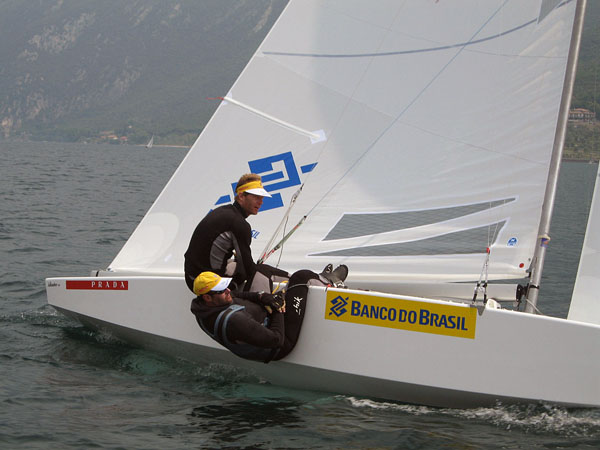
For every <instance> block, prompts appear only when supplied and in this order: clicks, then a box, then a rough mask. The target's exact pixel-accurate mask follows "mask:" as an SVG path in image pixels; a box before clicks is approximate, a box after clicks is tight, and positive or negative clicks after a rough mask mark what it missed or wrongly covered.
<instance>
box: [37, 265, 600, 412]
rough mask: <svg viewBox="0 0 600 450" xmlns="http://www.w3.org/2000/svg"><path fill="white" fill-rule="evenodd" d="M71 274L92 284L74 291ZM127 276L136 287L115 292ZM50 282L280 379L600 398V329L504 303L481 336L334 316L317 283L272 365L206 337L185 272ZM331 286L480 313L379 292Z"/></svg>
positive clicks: (419, 396) (373, 393)
mask: <svg viewBox="0 0 600 450" xmlns="http://www.w3.org/2000/svg"><path fill="white" fill-rule="evenodd" d="M67 280H69V281H77V282H80V285H79V286H80V287H79V288H76V289H67V288H66V282H67ZM108 281H110V283H109V284H108V285H107V283H108ZM121 282H126V289H120V290H119V289H117V290H115V289H113V288H115V287H117V288H118V287H123V286H124V284H120V283H121ZM92 283H94V284H93V285H92ZM99 283H103V284H102V285H99ZM46 285H47V293H48V302H49V304H50V305H52V306H53V307H55V308H56V309H58V310H59V311H61V312H63V313H65V314H67V315H69V316H72V317H74V318H76V319H77V320H79V321H80V322H82V323H83V324H85V325H88V326H91V327H93V328H97V329H103V330H106V331H108V332H110V333H111V334H113V335H114V336H116V337H118V338H120V339H123V340H125V341H127V342H131V343H133V344H135V345H139V346H141V347H144V348H149V349H154V350H157V351H161V352H165V353H168V354H170V355H173V356H181V357H184V358H186V359H189V360H194V361H199V362H202V363H210V362H217V363H225V364H231V365H234V366H236V367H242V368H245V369H248V370H249V371H250V372H252V373H254V374H255V375H257V376H259V377H261V378H264V379H266V380H268V381H270V382H271V383H273V384H278V385H283V386H290V387H296V388H301V389H309V390H320V391H328V392H337V393H344V394H352V395H361V396H368V397H377V398H384V399H391V400H397V401H402V402H409V403H418V404H426V405H432V406H443V407H474V406H481V405H492V404H494V403H495V402H497V401H501V402H503V403H514V402H532V401H545V402H551V403H555V404H561V405H566V406H584V407H597V406H600V376H599V374H600V346H599V345H598V343H600V326H598V325H593V324H584V323H580V322H574V321H568V320H564V319H556V318H550V317H544V316H536V315H531V314H525V313H519V312H513V311H506V310H501V309H492V308H486V309H485V310H483V313H482V314H478V313H475V314H474V316H475V320H476V329H475V333H474V336H473V338H465V337H455V336H450V335H445V334H433V333H431V332H421V331H411V330H409V329H396V328H388V327H387V326H386V327H382V326H376V325H366V324H357V323H348V322H342V321H337V320H328V319H327V317H328V316H327V313H328V311H326V308H327V303H326V295H327V291H326V290H325V289H324V288H316V287H313V288H311V290H310V293H309V298H308V302H307V310H306V315H305V319H304V325H303V329H302V333H301V335H300V339H299V341H298V344H297V346H296V348H295V349H294V351H293V352H292V353H291V354H290V355H289V356H288V357H287V358H285V359H284V360H283V361H278V362H271V363H269V364H262V363H256V362H252V361H246V360H243V359H241V358H238V357H236V356H234V355H232V354H231V353H230V352H229V351H227V350H225V349H223V348H222V347H221V346H220V345H219V344H217V343H216V342H214V341H212V340H211V339H210V338H209V337H208V336H206V335H205V334H204V332H203V331H202V330H201V329H200V328H199V326H198V325H197V323H196V320H195V317H194V316H193V314H192V313H191V312H190V303H191V300H192V298H193V295H192V294H191V293H190V292H189V291H188V290H187V287H186V285H185V283H184V281H183V279H182V278H178V277H133V276H131V277H114V278H102V277H90V278H49V279H47V281H46ZM81 286H84V288H81ZM107 287H108V288H110V289H107ZM330 293H336V295H337V294H342V295H343V296H344V297H345V298H352V296H357V295H358V296H360V295H363V296H364V295H368V296H374V297H377V298H380V299H381V301H385V302H387V304H388V305H389V304H393V302H405V303H404V304H408V303H406V302H409V303H410V302H412V303H414V304H415V305H416V304H420V305H423V304H427V305H430V306H431V307H432V308H437V307H439V308H444V307H445V306H439V305H452V306H454V307H457V308H464V310H465V311H467V310H470V309H471V308H469V306H467V305H464V304H462V305H461V304H451V303H448V302H445V301H436V300H425V299H420V298H415V297H405V296H398V295H391V294H380V293H374V292H368V293H367V292H364V291H356V290H339V291H338V290H330ZM329 316H330V315H329Z"/></svg>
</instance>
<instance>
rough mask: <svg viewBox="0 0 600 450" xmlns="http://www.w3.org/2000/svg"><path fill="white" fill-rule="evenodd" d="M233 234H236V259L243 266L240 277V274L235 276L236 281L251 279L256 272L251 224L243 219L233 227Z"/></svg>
mask: <svg viewBox="0 0 600 450" xmlns="http://www.w3.org/2000/svg"><path fill="white" fill-rule="evenodd" d="M233 234H234V236H235V244H234V245H235V251H236V259H237V261H238V263H240V264H241V266H242V267H243V273H241V276H240V277H239V278H240V279H237V278H238V277H237V275H238V274H236V275H234V277H233V278H234V281H236V283H238V284H239V283H240V281H242V282H243V281H245V280H251V279H252V277H253V276H254V274H255V272H256V264H255V263H254V261H253V260H252V250H250V243H251V241H252V229H251V228H250V224H249V223H248V222H246V221H245V220H243V219H242V222H240V223H238V224H236V226H235V227H234V228H233ZM237 271H239V268H238V269H236V272H237ZM242 277H243V279H242Z"/></svg>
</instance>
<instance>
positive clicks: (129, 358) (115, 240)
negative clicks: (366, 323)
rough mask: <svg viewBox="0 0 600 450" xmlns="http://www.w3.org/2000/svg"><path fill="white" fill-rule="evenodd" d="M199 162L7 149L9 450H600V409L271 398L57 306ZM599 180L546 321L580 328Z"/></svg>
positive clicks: (572, 217)
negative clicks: (581, 267)
mask: <svg viewBox="0 0 600 450" xmlns="http://www.w3.org/2000/svg"><path fill="white" fill-rule="evenodd" d="M185 153H186V151H185V149H177V148H163V147H154V148H152V149H145V148H143V147H134V146H113V145H92V144H88V145H83V144H59V143H19V142H6V141H0V186H1V192H2V202H1V203H0V249H1V255H2V260H1V262H0V264H1V266H0V269H1V270H0V302H1V303H0V448H3V449H4V448H6V449H36V448H40V449H41V448H44V449H46V448H60V449H85V448H100V449H182V448H240V449H242V448H243V449H250V448H409V449H410V448H465V449H466V448H468V449H478V448H523V449H529V448H565V447H567V448H600V410H598V409H595V410H566V409H564V408H558V407H553V406H547V405H530V406H511V407H506V406H497V407H495V408H478V409H472V410H453V409H438V408H428V407H421V406H414V405H407V404H401V403H391V402H381V401H375V400H373V399H367V398H356V397H347V396H341V395H335V394H324V393H313V392H305V391H296V390H291V389H283V388H278V387H274V386H269V385H256V384H252V383H249V382H247V380H246V379H245V378H244V375H243V374H240V373H237V372H236V371H235V370H232V369H228V368H225V367H208V368H207V367H198V366H196V365H194V364H191V363H188V362H185V361H180V360H175V359H171V358H169V357H166V356H163V355H159V354H155V353H152V352H147V351H142V350H139V349H135V348H132V347H129V346H128V345H125V344H122V343H120V342H117V341H115V340H113V339H110V338H108V337H106V336H103V335H101V334H97V333H94V332H91V331H88V330H86V329H85V328H83V327H81V326H80V325H78V324H77V323H76V322H73V321H71V320H69V319H66V318H65V317H63V316H62V315H60V314H58V313H56V312H55V311H54V310H53V309H52V308H50V307H49V306H47V304H46V293H45V288H44V278H46V277H48V276H61V275H88V274H89V272H90V271H91V270H93V269H98V268H103V267H106V266H107V265H108V264H109V263H110V262H111V261H112V259H113V257H114V256H115V255H116V253H117V252H118V251H119V249H120V248H121V246H122V245H123V243H124V242H125V240H126V239H127V238H128V236H129V234H130V233H131V232H132V231H133V229H134V228H135V226H136V225H137V223H138V221H139V220H140V218H141V217H142V216H143V214H144V213H145V212H146V210H147V209H148V208H149V207H150V205H151V203H152V201H153V200H154V199H155V198H156V196H157V195H158V193H159V192H160V190H161V189H162V187H163V186H164V184H165V183H166V182H167V181H168V179H169V177H170V176H171V174H172V173H173V171H174V170H175V168H176V167H177V165H178V164H179V163H180V161H181V160H182V159H183V157H184V156H185ZM596 168H597V166H596V165H587V164H581V163H567V164H564V165H563V170H562V172H561V180H560V185H559V189H560V190H559V195H558V199H557V212H556V213H555V216H554V219H553V240H552V245H551V248H550V253H549V255H548V258H547V264H546V269H545V273H544V280H543V283H542V290H541V294H540V302H539V304H538V306H539V308H540V309H541V310H542V312H544V313H546V314H550V315H555V316H559V317H565V316H566V314H567V311H568V302H569V298H570V295H571V291H572V284H573V281H574V278H575V274H576V266H577V262H578V259H579V252H580V250H581V243H582V239H583V233H584V230H585V223H586V220H587V209H588V207H589V202H590V200H591V195H592V190H593V183H594V179H595V174H596ZM465 375H466V376H468V374H465ZM524 375H525V374H515V383H518V382H519V378H520V377H522V376H524ZM471 376H474V377H475V376H477V374H471ZM491 382H493V381H491Z"/></svg>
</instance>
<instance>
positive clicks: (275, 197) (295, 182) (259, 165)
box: [215, 152, 317, 211]
mask: <svg viewBox="0 0 600 450" xmlns="http://www.w3.org/2000/svg"><path fill="white" fill-rule="evenodd" d="M316 165H317V163H312V164H307V165H305V166H301V167H300V168H298V167H297V166H296V162H295V161H294V156H293V155H292V152H285V153H280V154H279V155H273V156H267V157H266V158H261V159H255V160H253V161H248V167H249V168H250V172H252V173H256V174H258V175H260V176H261V177H262V182H263V186H264V188H265V190H266V191H267V192H269V194H271V197H265V199H264V201H263V204H262V207H261V208H260V210H261V211H268V210H269V209H275V208H281V207H282V206H283V199H282V198H281V194H279V193H276V192H275V191H280V190H282V189H285V188H290V187H294V186H299V185H300V183H301V181H300V174H299V173H298V169H299V171H300V173H308V172H311V171H312V170H313V169H314V168H315V166H316ZM236 184H237V180H236V181H235V182H233V183H231V190H232V192H233V195H232V194H226V195H223V196H221V197H219V199H218V200H217V201H216V202H215V205H216V206H218V205H222V204H224V203H231V202H232V201H233V197H234V196H235V186H236Z"/></svg>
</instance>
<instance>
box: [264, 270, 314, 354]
mask: <svg viewBox="0 0 600 450" xmlns="http://www.w3.org/2000/svg"><path fill="white" fill-rule="evenodd" d="M310 285H317V286H323V285H324V283H322V282H321V281H320V280H319V276H318V275H317V274H316V273H314V272H312V271H310V270H299V271H298V272H296V273H294V274H293V275H292V276H291V277H290V281H289V282H288V288H287V290H286V292H285V316H284V321H285V341H284V344H283V347H282V348H281V350H280V351H279V353H278V354H277V356H276V357H275V358H274V359H281V358H283V357H285V356H287V355H288V354H289V353H290V352H291V351H292V350H293V348H294V346H295V345H296V342H297V341H298V337H299V336H300V329H301V328H302V321H303V320H304V312H305V310H306V297H307V296H308V286H310Z"/></svg>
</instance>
